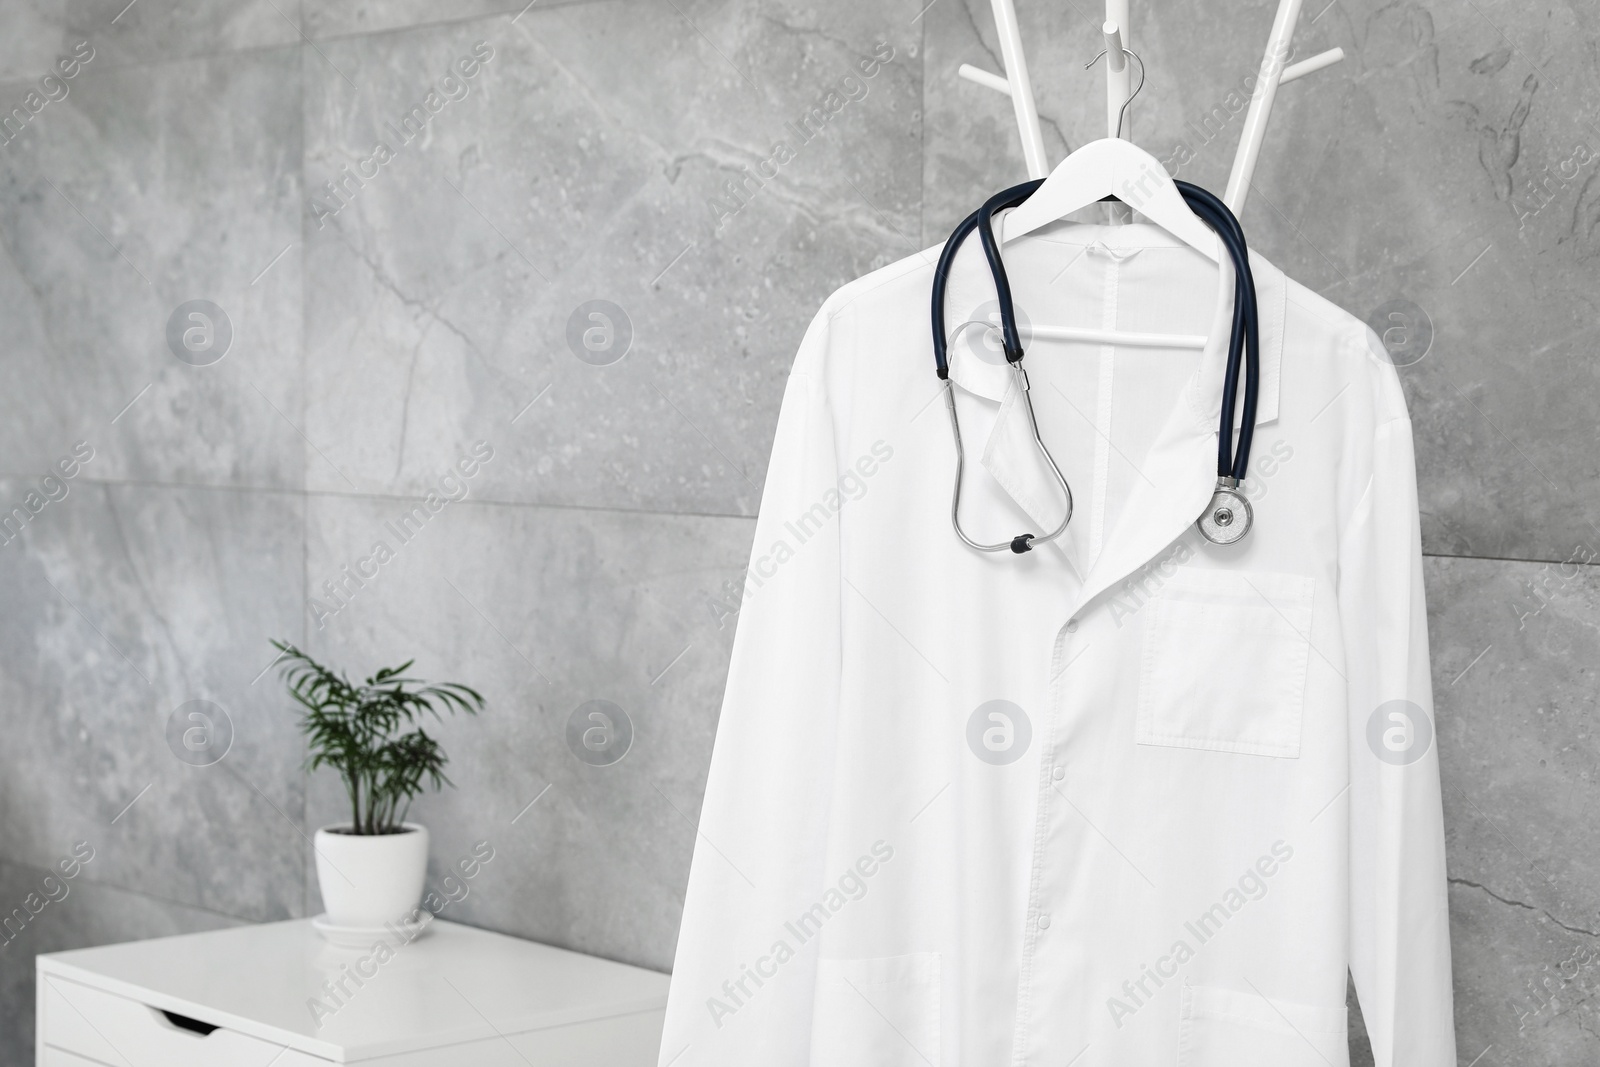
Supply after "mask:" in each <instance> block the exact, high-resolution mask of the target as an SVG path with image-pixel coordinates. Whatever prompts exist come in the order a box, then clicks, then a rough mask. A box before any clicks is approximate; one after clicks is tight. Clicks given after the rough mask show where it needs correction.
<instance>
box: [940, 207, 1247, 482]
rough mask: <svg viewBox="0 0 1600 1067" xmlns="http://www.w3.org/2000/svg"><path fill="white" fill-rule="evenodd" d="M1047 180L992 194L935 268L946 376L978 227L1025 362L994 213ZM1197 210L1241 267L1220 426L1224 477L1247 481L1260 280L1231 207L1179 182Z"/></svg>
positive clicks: (1008, 342)
mask: <svg viewBox="0 0 1600 1067" xmlns="http://www.w3.org/2000/svg"><path fill="white" fill-rule="evenodd" d="M1042 184H1044V179H1042V178H1040V179H1035V180H1033V181H1028V182H1023V183H1022V184H1021V185H1015V186H1012V187H1011V188H1009V189H1004V190H1001V191H1000V192H999V193H996V194H995V195H994V196H992V197H990V198H989V200H988V201H987V202H985V203H984V205H983V206H982V207H980V208H979V209H978V210H977V211H974V212H973V213H972V214H971V215H968V216H967V217H966V218H965V219H963V220H962V221H961V224H960V225H959V226H957V227H956V229H955V232H953V233H952V234H951V235H950V239H949V240H948V241H947V242H945V246H944V250H943V251H942V252H941V253H940V255H939V262H938V265H937V267H936V268H935V270H934V277H933V293H932V297H933V299H932V318H933V358H934V364H935V369H936V371H937V373H938V376H939V378H940V379H941V380H943V379H946V378H948V377H949V374H950V366H949V359H948V347H949V341H948V337H947V335H946V332H945V323H944V306H945V290H946V287H947V283H948V280H949V276H950V269H951V265H952V264H953V263H954V261H955V256H956V252H957V251H958V250H959V249H960V247H961V245H962V244H963V243H964V242H965V241H966V239H967V238H968V237H969V236H971V234H972V231H973V230H974V229H976V230H978V231H979V237H980V239H981V241H982V244H983V251H984V258H985V259H986V260H987V261H988V264H989V271H990V274H991V276H992V278H993V281H994V285H995V294H996V299H997V301H998V303H999V305H1000V329H1001V347H1002V348H1003V349H1004V351H1005V355H1006V360H1007V362H1010V363H1017V362H1019V361H1020V360H1021V359H1022V356H1023V348H1022V338H1021V335H1020V333H1019V332H1018V330H1017V321H1016V309H1015V306H1014V304H1013V301H1012V297H1011V282H1010V279H1009V277H1008V276H1007V274H1006V269H1005V263H1004V260H1003V259H1002V257H1001V254H1000V246H999V242H998V241H997V240H995V236H994V227H993V218H994V216H995V214H996V213H997V212H1000V211H1004V210H1006V209H1008V208H1014V207H1017V206H1018V205H1020V204H1022V203H1023V202H1024V201H1025V200H1027V199H1028V197H1029V196H1031V195H1033V193H1034V192H1035V190H1037V189H1038V188H1039V186H1040V185H1042ZM1174 184H1175V185H1176V186H1177V187H1178V191H1179V192H1180V193H1181V194H1182V195H1183V198H1184V200H1185V202H1186V203H1188V205H1189V208H1190V209H1191V210H1192V211H1194V212H1195V214H1197V215H1199V216H1200V217H1201V219H1203V220H1204V221H1205V222H1206V224H1207V225H1208V226H1210V227H1211V228H1212V229H1213V230H1214V231H1215V232H1216V234H1217V236H1218V238H1219V239H1220V240H1221V242H1222V244H1223V247H1224V248H1226V249H1227V251H1228V255H1229V258H1230V259H1232V261H1233V266H1234V280H1235V284H1234V298H1233V328H1232V331H1231V334H1230V336H1229V340H1228V365H1227V372H1226V375H1225V377H1224V380H1223V392H1222V405H1221V412H1222V413H1223V414H1222V416H1221V418H1220V421H1219V426H1218V431H1217V475H1218V477H1221V478H1233V479H1234V480H1235V482H1236V483H1237V482H1242V481H1243V480H1244V477H1245V474H1246V473H1247V471H1248V469H1249V462H1250V445H1251V442H1252V440H1253V438H1254V436H1255V413H1256V403H1257V400H1258V398H1259V395H1260V386H1259V382H1260V365H1261V363H1260V329H1259V322H1258V314H1257V306H1256V294H1255V279H1254V276H1253V274H1252V273H1251V270H1250V256H1249V250H1248V247H1247V246H1246V244H1245V239H1244V230H1243V228H1242V227H1240V225H1239V221H1238V219H1237V218H1235V217H1234V214H1233V212H1232V211H1230V210H1229V209H1228V207H1227V205H1226V204H1224V203H1223V202H1222V201H1221V200H1219V199H1218V198H1217V197H1216V196H1215V195H1214V194H1212V193H1211V192H1209V191H1208V190H1206V189H1202V188H1201V187H1200V186H1198V185H1193V184H1191V183H1189V182H1183V181H1178V182H1174ZM1241 362H1243V364H1244V371H1245V375H1244V377H1245V388H1244V405H1243V408H1244V410H1243V411H1242V412H1241V415H1242V420H1241V424H1240V427H1239V442H1238V449H1237V450H1235V449H1234V447H1233V418H1232V415H1233V412H1234V408H1235V404H1236V402H1237V400H1238V379H1239V370H1240V363H1241Z"/></svg>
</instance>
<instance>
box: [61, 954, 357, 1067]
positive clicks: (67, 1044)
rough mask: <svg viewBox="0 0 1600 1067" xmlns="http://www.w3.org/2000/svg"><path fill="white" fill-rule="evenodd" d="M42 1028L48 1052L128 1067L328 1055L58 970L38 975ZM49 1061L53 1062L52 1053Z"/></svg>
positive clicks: (212, 1066)
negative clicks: (197, 1018) (202, 1028)
mask: <svg viewBox="0 0 1600 1067" xmlns="http://www.w3.org/2000/svg"><path fill="white" fill-rule="evenodd" d="M38 1018H39V1033H40V1038H41V1041H40V1043H41V1045H48V1046H53V1048H52V1049H50V1050H47V1052H54V1051H59V1052H62V1053H70V1054H72V1055H71V1056H69V1057H68V1058H66V1059H62V1060H59V1062H60V1063H62V1064H64V1065H70V1067H78V1064H79V1063H80V1062H81V1061H79V1060H77V1059H76V1058H75V1057H80V1056H81V1057H87V1058H88V1060H90V1061H92V1062H95V1063H106V1064H118V1065H125V1067H268V1065H269V1064H270V1065H271V1067H326V1065H327V1063H328V1061H326V1060H321V1059H317V1058H315V1057H311V1056H307V1055H305V1054H304V1053H300V1052H296V1051H294V1050H292V1049H291V1050H285V1049H284V1047H283V1046H282V1045H277V1044H274V1043H272V1042H270V1041H263V1040H261V1039H260V1038H257V1037H249V1036H247V1035H245V1034H241V1033H238V1032H236V1031H233V1030H226V1029H220V1028H219V1029H216V1030H212V1031H211V1032H210V1033H208V1034H201V1033H197V1032H196V1031H194V1030H190V1029H185V1028H183V1027H181V1026H178V1025H176V1024H174V1023H173V1022H171V1021H169V1020H168V1018H167V1017H166V1016H165V1015H164V1014H162V1013H161V1012H160V1011H158V1010H156V1009H155V1008H152V1007H150V1006H149V1005H147V1004H141V1003H139V1002H138V1001H136V1000H129V999H128V998H127V997H119V996H117V995H116V994H114V993H107V992H104V991H103V990H99V989H94V988H91V987H90V986H86V985H81V984H79V983H78V982H73V981H69V980H67V979H64V978H58V977H56V976H55V975H49V974H41V975H40V976H39V1015H38ZM44 1062H45V1063H52V1061H51V1060H50V1059H48V1058H46V1059H45V1061H44Z"/></svg>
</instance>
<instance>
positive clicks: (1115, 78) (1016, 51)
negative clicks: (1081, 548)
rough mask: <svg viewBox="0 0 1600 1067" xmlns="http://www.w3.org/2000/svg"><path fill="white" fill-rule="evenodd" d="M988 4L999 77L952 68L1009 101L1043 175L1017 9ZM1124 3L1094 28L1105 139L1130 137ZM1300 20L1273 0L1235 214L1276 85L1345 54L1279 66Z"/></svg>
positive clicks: (1111, 338)
mask: <svg viewBox="0 0 1600 1067" xmlns="http://www.w3.org/2000/svg"><path fill="white" fill-rule="evenodd" d="M990 3H991V6H992V7H993V9H994V25H995V30H996V32H997V33H998V34H999V37H1000V57H1001V59H1002V60H1003V61H1004V63H1005V68H1006V73H1005V76H1004V77H1001V76H1000V75H998V74H993V73H990V72H989V71H986V70H983V69H981V68H978V67H974V66H972V65H971V64H970V63H963V64H962V65H961V67H960V69H959V70H958V72H957V73H959V74H960V76H961V77H963V78H965V79H967V80H968V81H970V82H975V83H976V84H978V85H982V86H985V87H986V88H989V89H994V90H996V91H998V92H1002V93H1005V94H1006V95H1007V96H1009V97H1010V98H1011V106H1012V110H1013V111H1014V112H1015V114H1016V120H1017V133H1018V134H1019V136H1020V137H1021V138H1022V158H1023V162H1024V163H1025V164H1026V166H1027V168H1028V177H1029V178H1043V177H1045V176H1047V175H1048V174H1049V173H1050V164H1049V161H1048V160H1047V158H1046V157H1045V152H1044V136H1043V134H1042V133H1041V131H1040V127H1039V110H1038V107H1037V105H1036V104H1035V103H1034V98H1033V83H1032V81H1031V80H1030V79H1029V77H1028V61H1027V57H1026V56H1025V55H1024V54H1023V51H1022V33H1021V31H1020V29H1019V28H1018V26H1017V12H1016V7H1015V5H1014V3H1013V0H990ZM1128 4H1129V0H1105V10H1106V20H1105V23H1104V24H1103V25H1102V26H1101V29H1100V32H1101V36H1102V37H1103V38H1104V40H1105V46H1106V136H1107V137H1123V138H1126V139H1129V140H1131V139H1132V130H1133V116H1132V108H1131V107H1129V106H1128V105H1129V101H1130V99H1131V96H1132V93H1133V92H1134V91H1135V90H1134V85H1135V83H1134V81H1133V77H1132V75H1133V64H1131V63H1129V62H1128V61H1127V59H1128V57H1127V54H1126V53H1125V51H1124V50H1125V49H1130V48H1131V45H1130V44H1129V41H1130V32H1129V11H1128ZM1299 18H1300V0H1278V13H1277V16H1276V17H1275V18H1274V19H1273V22H1272V31H1271V32H1270V33H1269V34H1268V36H1267V48H1266V53H1265V55H1264V57H1263V59H1262V61H1261V67H1260V69H1259V71H1258V72H1257V84H1256V87H1255V89H1254V91H1253V92H1252V93H1251V96H1250V107H1249V109H1248V110H1247V111H1246V112H1245V119H1244V132H1243V133H1242V134H1241V135H1240V138H1239V149H1238V151H1237V153H1235V155H1234V159H1233V171H1232V173H1231V174H1230V175H1229V176H1228V186H1227V191H1226V192H1225V193H1224V194H1223V197H1222V199H1223V202H1224V203H1226V204H1227V205H1228V207H1229V208H1230V209H1231V210H1232V211H1233V212H1234V214H1238V213H1239V211H1240V209H1241V208H1243V206H1244V199H1245V195H1246V194H1247V193H1248V192H1249V190H1250V178H1251V176H1252V175H1254V173H1255V169H1256V161H1257V159H1259V158H1260V155H1261V142H1262V141H1263V140H1264V139H1265V138H1266V133H1267V120H1268V118H1269V117H1270V116H1271V114H1272V104H1273V101H1274V100H1275V99H1276V98H1277V94H1278V86H1280V85H1283V84H1284V83H1286V82H1292V81H1294V80H1296V79H1298V78H1303V77H1305V76H1306V75H1308V74H1314V73H1316V72H1317V71H1319V70H1322V69H1323V68H1324V67H1330V66H1332V65H1333V64H1335V63H1337V62H1339V61H1340V60H1341V59H1343V58H1344V49H1342V48H1330V49H1328V50H1327V51H1326V52H1322V53H1319V54H1317V55H1315V56H1312V57H1311V58H1310V59H1306V60H1302V61H1301V62H1299V63H1295V64H1292V65H1290V66H1285V65H1284V62H1283V61H1284V59H1285V58H1287V57H1288V55H1289V47H1290V42H1291V40H1292V39H1293V36H1294V27H1295V23H1296V22H1297V21H1298V20H1299ZM1132 218H1133V212H1132V209H1131V208H1128V207H1126V206H1125V205H1122V204H1113V205H1112V207H1111V221H1112V222H1113V223H1118V222H1130V221H1132ZM1030 332H1031V334H1032V336H1034V337H1038V338H1042V339H1045V340H1052V341H1083V342H1089V343H1091V344H1093V343H1098V344H1110V345H1138V346H1145V347H1150V346H1154V347H1161V348H1194V349H1199V348H1204V347H1205V344H1206V338H1205V337H1204V336H1203V335H1195V334H1159V333H1133V332H1128V331H1124V330H1096V329H1089V328H1086V327H1078V326H1043V325H1035V326H1034V327H1033V328H1032V330H1031V331H1030Z"/></svg>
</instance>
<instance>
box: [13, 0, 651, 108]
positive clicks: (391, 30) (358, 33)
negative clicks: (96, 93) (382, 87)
mask: <svg viewBox="0 0 1600 1067" xmlns="http://www.w3.org/2000/svg"><path fill="white" fill-rule="evenodd" d="M624 2H627V0H549V2H547V0H539V2H538V3H537V4H535V5H534V8H533V10H531V11H529V12H528V14H529V15H533V14H536V13H537V12H539V11H545V10H556V9H559V8H568V7H596V6H599V5H601V4H615V3H624ZM525 6H526V5H525V4H512V5H509V6H507V7H505V8H496V9H495V10H493V11H483V12H479V13H478V14H475V15H462V16H461V17H459V18H453V19H452V18H446V19H434V20H430V21H427V22H414V23H408V24H406V25H404V26H387V27H384V28H382V29H372V30H353V31H351V32H349V33H335V34H329V35H328V36H326V37H312V36H311V35H310V34H309V33H306V27H305V26H304V25H303V24H302V25H301V26H299V27H298V29H299V31H300V32H301V33H306V38H307V39H308V40H309V41H310V42H311V43H312V44H323V43H328V42H342V41H355V40H361V39H363V38H376V37H388V36H393V35H397V34H402V33H409V32H411V31H413V30H426V29H433V28H438V27H443V26H463V25H466V24H468V23H473V22H487V21H489V20H491V19H500V18H504V17H506V16H507V15H515V14H516V13H517V12H519V11H521V10H522V9H523V8H524V7H525ZM59 28H60V29H63V30H65V29H66V28H65V27H59ZM90 32H92V31H90ZM66 36H70V37H72V38H75V39H77V40H89V33H87V32H84V31H82V30H81V29H79V28H74V32H72V33H71V34H67V35H66ZM90 43H91V44H93V43H94V42H93V41H90ZM101 43H102V44H103V45H106V46H109V45H110V43H111V42H109V41H102V42H101ZM305 47H306V41H305V40H301V39H299V38H296V39H294V40H291V41H274V42H272V43H270V44H253V45H245V46H243V47H240V48H217V49H211V50H209V51H201V52H194V53H180V54H176V55H171V56H161V57H158V58H153V59H140V60H134V61H133V62H128V63H105V64H101V65H94V64H93V61H91V64H89V65H86V66H85V69H86V70H91V69H92V70H94V71H113V70H114V71H128V70H141V69H148V68H151V67H162V66H169V65H173V64H177V63H197V62H203V61H205V60H211V59H229V58H234V57H238V56H249V55H256V54H264V53H268V52H275V51H278V50H280V49H288V48H305ZM98 55H99V53H98V52H97V53H96V56H97V57H98ZM50 72H51V71H50V69H49V67H48V66H45V67H41V68H40V69H39V71H38V72H37V73H35V74H33V75H31V76H30V75H20V74H19V75H16V76H7V77H5V78H0V92H4V91H6V90H8V89H13V88H25V87H28V86H32V85H35V84H37V83H38V81H39V79H40V78H41V77H43V76H44V75H45V74H48V73H50Z"/></svg>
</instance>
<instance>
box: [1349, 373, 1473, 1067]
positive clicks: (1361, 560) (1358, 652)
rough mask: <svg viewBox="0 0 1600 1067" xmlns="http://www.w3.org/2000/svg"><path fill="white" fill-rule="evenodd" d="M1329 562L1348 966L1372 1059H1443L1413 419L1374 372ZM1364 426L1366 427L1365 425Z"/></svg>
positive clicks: (1439, 842) (1440, 927)
mask: <svg viewBox="0 0 1600 1067" xmlns="http://www.w3.org/2000/svg"><path fill="white" fill-rule="evenodd" d="M1382 372H1383V373H1382V375H1381V377H1380V382H1379V385H1378V388H1377V390H1376V392H1377V393H1378V397H1377V398H1376V400H1377V402H1376V403H1375V404H1374V408H1375V412H1374V420H1373V421H1374V422H1375V424H1376V428H1375V429H1374V430H1371V431H1370V432H1371V438H1370V445H1368V444H1367V443H1366V442H1362V444H1363V445H1365V446H1366V447H1363V448H1361V449H1360V451H1361V452H1363V453H1365V456H1366V458H1367V459H1368V460H1369V462H1367V463H1362V464H1361V466H1365V467H1366V468H1367V470H1368V471H1369V472H1370V474H1369V477H1368V479H1367V482H1366V488H1365V490H1364V491H1362V492H1361V493H1360V494H1359V498H1358V499H1357V502H1356V504H1355V506H1354V509H1353V511H1352V512H1351V513H1350V515H1349V516H1348V518H1347V520H1346V522H1345V528H1344V536H1343V538H1342V544H1341V546H1340V559H1339V601H1340V604H1339V607H1340V613H1341V617H1342V619H1343V630H1344V641H1345V648H1346V653H1347V654H1346V665H1347V678H1346V680H1347V683H1348V693H1349V701H1350V703H1349V736H1350V801H1349V804H1350V808H1349V810H1350V970H1351V974H1352V976H1353V977H1354V979H1355V985H1356V992H1357V995H1358V996H1359V998H1360V1002H1361V1012H1362V1016H1363V1018H1364V1019H1365V1021H1366V1026H1367V1033H1368V1035H1369V1036H1370V1038H1371V1041H1372V1051H1373V1060H1374V1063H1375V1064H1376V1067H1452V1065H1454V1064H1455V1062H1456V1056H1455V1034H1454V1025H1453V1018H1452V1008H1451V977H1450V921H1449V908H1448V899H1447V893H1446V876H1445V852H1444V819H1443V812H1442V808H1441V803H1440V786H1439V756H1438V745H1437V737H1436V734H1435V731H1434V727H1433V692H1432V684H1431V681H1430V676H1429V664H1428V616H1427V607H1426V605H1425V603H1424V599H1423V581H1422V577H1423V576H1422V545H1421V536H1420V528H1419V519H1418V512H1417V487H1416V472H1415V460H1414V457H1413V454H1412V442H1411V423H1410V420H1409V419H1408V418H1407V416H1406V411H1405V401H1404V397H1403V396H1402V395H1401V392H1400V384H1399V380H1398V378H1397V376H1396V375H1395V373H1394V371H1393V369H1392V368H1389V367H1384V368H1382ZM1369 425H1371V424H1369Z"/></svg>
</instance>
